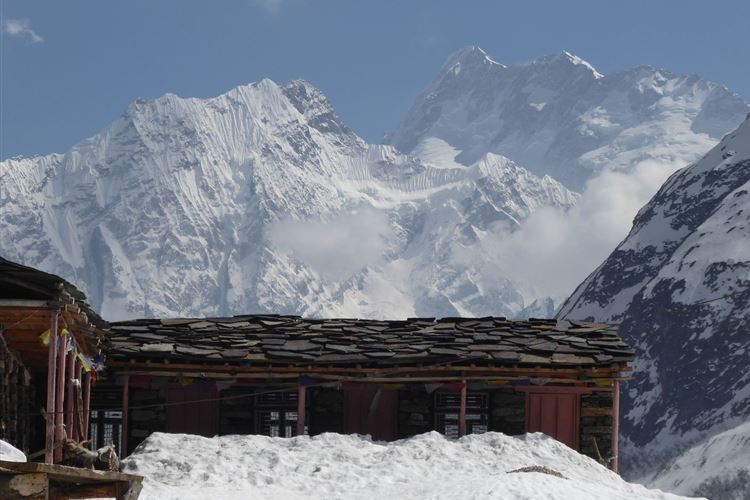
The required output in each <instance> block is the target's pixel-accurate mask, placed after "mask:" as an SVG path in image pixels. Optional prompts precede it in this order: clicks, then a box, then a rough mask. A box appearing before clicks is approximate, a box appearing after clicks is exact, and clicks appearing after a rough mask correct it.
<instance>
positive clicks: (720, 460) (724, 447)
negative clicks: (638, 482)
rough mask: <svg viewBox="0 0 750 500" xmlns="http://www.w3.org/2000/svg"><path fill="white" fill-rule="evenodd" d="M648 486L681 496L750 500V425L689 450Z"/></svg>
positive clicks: (743, 425) (718, 435)
mask: <svg viewBox="0 0 750 500" xmlns="http://www.w3.org/2000/svg"><path fill="white" fill-rule="evenodd" d="M648 484H649V486H650V487H652V488H658V489H660V490H663V491H671V492H673V493H677V494H680V495H689V496H701V497H706V498H710V499H712V500H713V499H720V500H747V499H748V498H750V422H746V423H744V424H741V425H739V426H737V427H735V428H734V429H730V430H728V431H724V432H722V433H720V434H717V435H716V436H712V437H711V438H710V439H708V440H706V441H705V442H704V443H701V444H700V445H698V446H695V447H693V448H690V449H689V450H687V451H686V452H684V453H683V454H681V455H680V456H679V457H677V458H676V459H675V460H674V461H672V462H671V463H670V464H669V465H668V466H667V467H666V468H665V469H664V470H662V471H661V472H660V473H659V474H657V475H656V477H655V478H652V479H651V480H649V481H648Z"/></svg>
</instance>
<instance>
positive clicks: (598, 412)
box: [581, 407, 612, 417]
mask: <svg viewBox="0 0 750 500" xmlns="http://www.w3.org/2000/svg"><path fill="white" fill-rule="evenodd" d="M581 416H582V417H611V416H612V408H586V407H584V408H581Z"/></svg>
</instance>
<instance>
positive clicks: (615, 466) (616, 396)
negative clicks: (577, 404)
mask: <svg viewBox="0 0 750 500" xmlns="http://www.w3.org/2000/svg"><path fill="white" fill-rule="evenodd" d="M619 448H620V382H619V381H617V380H615V381H614V382H613V386H612V465H611V467H612V470H613V471H615V472H617V473H619V470H620V458H619V455H620V449H619Z"/></svg>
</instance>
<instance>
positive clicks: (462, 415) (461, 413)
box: [458, 379, 467, 437]
mask: <svg viewBox="0 0 750 500" xmlns="http://www.w3.org/2000/svg"><path fill="white" fill-rule="evenodd" d="M466 385H467V384H466V379H463V380H461V395H460V397H461V402H460V405H459V410H458V436H459V437H461V436H465V435H466Z"/></svg>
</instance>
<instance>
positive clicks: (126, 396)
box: [120, 375, 130, 458]
mask: <svg viewBox="0 0 750 500" xmlns="http://www.w3.org/2000/svg"><path fill="white" fill-rule="evenodd" d="M129 402H130V375H125V380H124V381H123V385H122V436H121V437H120V458H125V457H127V456H128V406H129V404H128V403H129Z"/></svg>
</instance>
